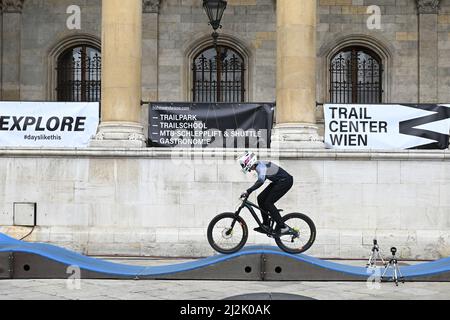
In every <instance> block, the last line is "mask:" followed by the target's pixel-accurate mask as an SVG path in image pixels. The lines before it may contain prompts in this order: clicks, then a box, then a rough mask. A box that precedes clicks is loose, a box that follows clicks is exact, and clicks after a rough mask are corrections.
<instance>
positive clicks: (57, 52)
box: [0, 0, 450, 258]
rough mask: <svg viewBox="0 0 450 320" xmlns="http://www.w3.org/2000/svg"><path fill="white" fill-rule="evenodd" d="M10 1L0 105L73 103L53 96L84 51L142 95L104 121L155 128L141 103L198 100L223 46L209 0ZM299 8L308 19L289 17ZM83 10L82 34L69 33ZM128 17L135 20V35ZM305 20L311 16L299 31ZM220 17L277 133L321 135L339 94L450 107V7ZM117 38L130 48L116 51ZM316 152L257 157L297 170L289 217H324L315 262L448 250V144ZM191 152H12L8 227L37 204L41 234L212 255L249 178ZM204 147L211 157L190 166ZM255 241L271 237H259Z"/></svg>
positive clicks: (1, 179)
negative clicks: (217, 231) (202, 68)
mask: <svg viewBox="0 0 450 320" xmlns="http://www.w3.org/2000/svg"><path fill="white" fill-rule="evenodd" d="M105 1H108V2H105ZM0 3H1V15H0V19H1V20H0V25H1V39H2V40H1V42H0V52H1V55H0V56H1V63H0V74H1V77H0V94H1V96H0V100H17V101H36V100H37V101H42V100H44V101H57V100H59V99H64V98H65V99H71V98H73V96H70V95H69V96H67V95H64V92H63V93H61V92H59V91H58V90H57V88H59V87H60V80H61V78H62V76H61V74H62V73H60V70H61V65H60V63H64V62H67V61H71V59H73V58H75V54H74V53H73V51H71V50H72V49H73V48H84V49H82V50H84V51H83V52H84V53H82V54H84V55H86V56H88V57H89V58H90V59H93V60H95V59H97V58H98V56H99V55H100V56H101V58H102V69H101V72H102V75H103V76H104V77H102V86H104V87H105V88H106V91H103V90H102V92H101V93H102V99H111V97H113V98H114V97H115V93H116V91H120V90H116V89H117V88H119V87H120V85H117V84H116V87H114V85H112V83H114V82H117V81H116V80H118V82H119V84H120V80H121V78H124V79H125V80H124V82H123V83H121V84H124V83H125V84H126V85H129V86H130V87H129V88H128V87H127V88H125V89H124V91H126V94H122V95H120V97H119V98H118V99H116V100H120V102H123V101H125V100H127V99H128V98H129V99H128V100H130V101H131V100H132V101H133V102H132V103H130V104H132V106H130V108H129V109H127V107H128V106H125V107H123V109H121V108H120V106H119V108H118V109H121V110H119V111H118V113H116V112H114V111H117V110H115V109H114V108H113V107H112V106H113V104H114V103H116V102H117V101H115V100H114V99H112V100H107V101H110V102H108V103H104V100H102V110H103V111H104V112H103V113H102V116H103V120H104V121H105V122H108V121H109V122H114V121H116V122H117V120H119V122H120V121H122V120H123V121H124V122H125V124H122V128H123V127H126V128H128V127H130V128H132V129H130V130H131V131H133V130H135V129H136V128H137V127H138V126H137V125H136V124H135V123H134V124H133V122H139V123H140V124H141V125H142V126H144V127H145V126H146V122H147V109H146V107H145V106H144V107H142V108H141V107H140V106H138V104H139V100H140V99H142V100H144V101H192V100H193V99H194V97H193V92H194V91H192V89H193V86H194V79H193V71H192V70H193V64H194V61H195V59H196V58H198V57H199V56H200V55H201V54H202V53H203V52H205V51H206V50H207V49H208V48H210V47H211V45H212V38H211V28H210V27H209V26H208V24H207V17H206V15H205V13H204V11H203V9H202V1H201V0H144V1H142V3H141V1H140V0H127V1H119V0H104V1H100V0H89V1H88V0H58V1H51V0H2V1H1V2H0ZM300 3H301V4H300ZM112 4H116V8H115V7H114V5H112ZM312 5H314V8H312V7H311V6H312ZM122 6H123V7H122ZM277 7H278V8H281V9H282V10H281V11H280V10H277ZM299 7H301V8H302V9H303V10H304V11H305V12H304V13H303V12H300V13H299V12H298V11H295V10H292V12H289V9H293V8H294V9H298V8H299ZM78 9H79V11H77V10H78ZM136 10H139V11H140V12H139V13H138V12H137V11H136ZM77 12H79V14H80V16H79V19H78V20H79V26H77V27H75V28H74V29H71V28H69V27H68V25H69V26H72V27H74V25H75V26H76V25H77V24H76V23H75V22H76V20H77V19H76V17H77ZM118 17H119V18H120V17H124V18H126V19H129V20H127V24H126V26H127V28H130V29H129V30H128V29H127V32H128V33H127V32H123V30H121V27H120V22H121V21H120V20H117V19H118ZM73 19H75V20H73ZM299 19H304V20H305V21H302V23H301V24H299V25H300V27H299V26H297V25H296V23H295V21H298V20H299ZM292 21H294V23H292ZM378 22H379V23H378ZM102 24H103V26H102ZM137 24H139V25H140V26H141V28H139V27H138V26H137ZM222 24H223V28H222V29H221V30H220V37H219V40H218V41H219V43H218V44H219V45H220V46H222V47H226V48H230V49H232V50H233V52H235V53H236V54H237V55H239V56H240V57H241V58H242V61H243V62H244V64H245V68H244V70H243V72H242V74H241V76H242V77H241V79H242V82H241V83H243V85H242V87H243V92H244V99H243V101H247V102H254V101H259V102H262V101H267V102H273V101H276V102H277V105H278V106H277V109H278V111H280V109H281V111H280V112H279V113H278V114H277V124H278V125H280V124H281V125H283V124H286V123H287V124H288V125H289V124H290V123H291V122H294V129H295V124H296V123H303V124H304V123H306V126H304V127H303V129H305V128H306V130H310V129H311V130H313V127H314V125H316V123H315V122H316V119H315V118H317V123H318V124H320V123H321V121H323V120H322V118H323V117H322V115H321V108H320V103H324V102H330V101H333V100H335V101H336V99H343V100H341V101H346V102H350V101H358V100H359V101H360V102H361V101H363V102H367V101H369V100H367V99H371V100H370V101H371V102H377V103H394V102H402V103H408V102H409V103H417V102H420V103H437V102H442V103H449V102H450V90H449V87H450V0H440V1H439V0H317V1H315V0H301V2H300V0H278V1H275V0H229V1H228V8H227V10H226V12H225V15H224V18H223V20H222ZM140 31H142V37H140ZM286 34H288V35H289V37H287V36H285V35H286ZM311 34H315V37H313V36H311ZM111 37H113V38H114V37H118V38H120V39H121V41H123V43H124V45H123V46H120V45H119V46H117V47H114V46H112V45H111V43H112V42H114V41H111ZM102 38H104V39H107V41H106V42H105V41H103V43H102ZM138 38H139V40H140V41H138V42H137V41H136V39H138ZM315 40H316V41H315ZM305 44H307V45H305ZM313 44H314V45H313ZM104 48H107V50H103V49H104ZM141 48H142V50H140V49H141ZM133 50H135V51H133ZM80 52H81V51H80ZM80 54H81V53H80ZM121 57H125V59H124V60H123V62H124V63H121V60H120V58H121ZM361 57H362V58H361ZM115 59H119V60H115ZM95 61H97V60H95ZM117 61H118V63H116V62H117ZM312 61H316V65H317V67H316V68H314V67H313V64H314V63H312ZM342 61H346V62H345V63H347V65H345V63H342ZM137 63H139V64H140V68H137ZM349 63H350V64H351V66H352V68H353V69H352V70H357V71H358V72H359V71H361V72H362V75H363V76H362V78H363V79H365V81H363V84H364V83H365V82H367V83H369V84H368V88H369V89H370V90H368V92H369V94H371V96H370V98H367V97H364V96H363V95H359V94H358V92H359V91H355V90H353V91H352V90H349V88H350V87H349V85H350V84H352V85H353V86H355V85H358V81H356V82H355V77H356V79H359V78H358V77H359V73H358V72H356V73H355V74H353V75H351V76H350V75H348V74H345V72H346V71H348V70H349V69H348V67H349ZM105 65H106V67H105ZM364 65H366V66H367V65H369V66H370V67H361V66H364ZM62 66H63V68H62V69H64V66H65V65H64V64H62ZM85 67H86V66H84V68H85ZM81 68H83V67H81ZM355 68H356V69H355ZM138 69H139V70H138ZM374 70H375V71H378V72H374ZM97 71H98V70H97ZM365 71H367V72H365ZM369 71H370V72H369ZM280 74H281V76H280ZM346 77H347V78H346ZM136 78H139V79H136ZM95 79H96V80H98V78H95ZM105 79H107V80H108V81H107V83H105V81H104V80H105ZM314 79H315V81H314ZM112 80H113V81H112ZM93 83H94V85H96V86H98V83H96V82H95V81H94V82H93ZM312 87H313V88H312ZM92 90H94V89H92ZM361 90H362V89H361ZM94 92H96V91H95V90H94ZM140 93H142V97H141V94H140ZM84 94H86V92H85V93H84ZM89 95H90V91H89V94H88V95H87V96H89ZM292 96H293V97H295V99H291V100H290V99H289V98H290V97H292ZM61 97H62V98H61ZM314 97H315V99H314ZM78 98H79V97H78ZM84 98H86V97H84ZM94 98H99V97H98V95H94ZM94 98H93V99H94ZM116 98H117V97H116ZM364 99H366V100H364ZM128 100H127V101H128ZM297 100H301V101H300V102H301V103H297V102H298V101H297ZM314 100H315V101H316V102H318V107H316V106H315V105H316V103H314ZM305 101H306V102H307V103H304V102H305ZM136 114H138V116H136ZM130 121H131V125H130ZM104 125H105V127H106V129H105V132H106V133H108V130H109V129H111V128H109V129H108V123H106V124H104ZM119 125H121V124H120V123H119ZM127 126H128V127H127ZM281 127H283V126H281ZM300 127H301V126H300ZM281 129H282V128H281ZM288 129H289V130H290V129H292V128H289V127H288ZM145 131H146V130H143V132H145ZM293 131H295V130H293ZM313 131H314V130H313ZM136 132H137V131H136ZM100 135H105V134H102V133H101V132H100ZM287 135H289V134H287ZM129 136H130V137H131V136H133V139H135V137H136V135H132V134H130V135H129ZM307 136H308V137H307V139H310V140H311V141H312V140H314V139H315V138H314V137H312V136H309V134H307ZM311 137H312V138H311ZM126 139H129V140H130V138H126ZM126 139H125V140H126ZM100 142H101V141H100ZM313 142H318V141H313ZM99 145H101V143H99ZM317 145H320V143H317ZM317 145H316V146H315V148H316V149H315V150H310V149H305V148H304V147H303V145H302V144H300V143H298V144H296V142H295V141H294V142H293V143H292V144H291V145H290V148H289V149H288V150H280V152H279V153H277V154H273V153H271V152H269V151H267V150H265V151H264V150H263V151H261V152H262V153H261V156H262V157H267V158H268V159H273V160H277V161H280V162H281V163H282V165H283V166H284V167H286V168H287V169H288V171H290V172H292V173H293V174H294V176H295V177H296V184H295V185H294V189H293V191H292V192H291V193H290V194H289V196H288V197H286V199H283V203H282V204H281V205H282V206H283V207H285V208H286V211H288V210H299V207H300V208H301V209H300V210H304V211H306V212H307V213H308V214H309V215H310V216H311V217H312V218H313V220H314V221H315V222H316V224H317V228H318V231H319V232H318V236H317V242H316V244H315V245H314V247H313V248H312V249H311V251H310V253H311V254H314V255H317V256H321V257H340V258H356V257H357V258H361V257H364V258H365V257H366V256H367V253H368V250H369V249H370V248H371V245H372V239H373V237H374V236H377V237H378V238H379V242H380V243H381V244H384V245H385V246H386V247H387V246H388V245H396V246H398V247H399V251H400V252H399V254H400V256H401V257H404V258H437V257H442V256H448V255H450V219H449V214H448V212H450V203H449V200H448V197H447V194H448V193H447V192H448V191H449V190H450V162H449V159H450V156H449V154H448V151H431V152H414V151H395V152H339V151H333V150H321V149H320V148H318V149H317ZM187 153H188V155H189V157H188V159H182V160H180V159H177V157H176V154H175V153H173V152H172V151H171V150H153V149H150V148H142V147H136V148H126V149H124V148H123V147H120V148H117V145H116V146H114V145H103V148H98V147H92V148H88V149H86V150H51V149H50V150H41V149H39V150H25V149H16V148H12V149H11V148H10V149H0V168H1V170H0V226H2V227H0V231H2V230H16V229H14V227H12V229H10V227H9V226H14V225H15V222H14V221H15V220H14V218H15V212H16V211H15V210H17V208H18V207H20V205H21V204H24V203H25V204H27V203H30V204H35V205H36V207H37V209H36V215H37V227H36V229H35V230H34V232H33V234H32V235H31V236H30V237H29V238H28V239H29V240H37V241H45V242H51V243H57V244H61V245H64V246H68V247H73V248H75V249H77V250H79V251H82V252H84V253H88V254H98V255H102V254H133V255H134V254H136V255H183V256H198V255H208V254H211V251H212V250H211V248H209V246H208V244H207V243H206V241H205V229H206V226H207V224H208V222H209V221H210V220H211V219H212V217H213V216H214V215H215V214H217V213H219V212H223V211H229V210H232V206H233V204H234V202H235V200H236V198H237V197H238V195H239V194H240V192H241V191H242V190H243V189H244V188H246V187H247V186H248V184H249V183H250V182H251V178H248V177H245V176H241V175H239V170H236V163H235V162H234V161H233V159H235V158H236V156H237V155H238V153H239V150H237V151H235V150H219V151H217V150H216V151H212V152H211V153H205V154H203V153H202V152H200V151H198V150H190V151H187ZM199 153H200V154H199ZM196 154H199V155H200V156H201V157H203V159H204V158H206V160H207V161H206V164H205V163H201V164H199V163H198V162H196V161H195V159H194V160H189V159H191V157H190V156H192V157H194V156H195V155H196ZM174 157H175V160H178V161H174ZM223 157H226V158H227V159H228V160H230V159H231V160H230V161H228V162H226V161H225V162H223V161H221V159H222V158H223ZM194 158H195V157H194ZM30 181H32V182H34V183H30ZM37 182H38V187H37V186H36V184H35V183H37ZM250 242H254V243H261V242H267V239H264V238H261V237H259V236H258V235H252V237H251V239H250Z"/></svg>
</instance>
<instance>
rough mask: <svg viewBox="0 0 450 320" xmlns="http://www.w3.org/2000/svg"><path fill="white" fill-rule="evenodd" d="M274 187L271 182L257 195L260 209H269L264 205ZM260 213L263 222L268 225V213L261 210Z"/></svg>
mask: <svg viewBox="0 0 450 320" xmlns="http://www.w3.org/2000/svg"><path fill="white" fill-rule="evenodd" d="M273 187H274V184H273V183H271V184H270V185H269V186H268V187H267V188H266V189H264V191H263V192H261V193H260V194H259V195H258V205H259V207H260V208H261V209H263V210H265V211H270V210H269V208H267V207H266V200H267V197H269V195H270V194H271V193H272V189H273ZM261 215H262V218H263V224H264V225H266V226H268V225H269V215H268V214H266V213H264V212H262V211H261Z"/></svg>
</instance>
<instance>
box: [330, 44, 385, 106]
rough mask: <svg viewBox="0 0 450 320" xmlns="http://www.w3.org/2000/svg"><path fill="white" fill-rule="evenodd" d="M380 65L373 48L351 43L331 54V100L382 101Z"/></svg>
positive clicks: (344, 101)
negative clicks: (351, 44)
mask: <svg viewBox="0 0 450 320" xmlns="http://www.w3.org/2000/svg"><path fill="white" fill-rule="evenodd" d="M382 74H383V65H382V60H381V58H380V57H379V56H378V55H377V54H376V53H375V52H373V51H372V50H370V49H367V48H364V47H360V46H352V47H346V48H344V49H342V50H341V51H339V52H338V53H337V54H336V55H334V56H333V57H332V59H331V63H330V79H331V85H330V98H331V103H365V104H370V103H381V102H382V97H383V88H382Z"/></svg>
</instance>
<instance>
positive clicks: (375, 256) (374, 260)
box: [367, 239, 386, 268]
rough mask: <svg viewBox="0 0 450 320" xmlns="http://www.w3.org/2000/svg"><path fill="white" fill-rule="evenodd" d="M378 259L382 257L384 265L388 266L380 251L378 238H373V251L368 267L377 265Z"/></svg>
mask: <svg viewBox="0 0 450 320" xmlns="http://www.w3.org/2000/svg"><path fill="white" fill-rule="evenodd" d="M378 259H380V260H381V262H382V263H383V266H384V267H386V261H384V259H383V256H382V254H381V252H380V247H379V246H378V241H377V239H373V247H372V253H371V254H370V257H369V261H368V262H367V268H370V267H376V266H377V260H378Z"/></svg>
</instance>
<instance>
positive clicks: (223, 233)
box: [207, 198, 316, 254]
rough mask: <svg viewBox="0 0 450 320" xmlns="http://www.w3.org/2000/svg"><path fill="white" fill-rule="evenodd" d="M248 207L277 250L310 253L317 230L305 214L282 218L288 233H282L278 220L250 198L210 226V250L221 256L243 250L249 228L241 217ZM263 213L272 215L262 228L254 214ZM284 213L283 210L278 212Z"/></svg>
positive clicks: (240, 202) (212, 222) (208, 233)
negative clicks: (308, 251)
mask: <svg viewBox="0 0 450 320" xmlns="http://www.w3.org/2000/svg"><path fill="white" fill-rule="evenodd" d="M244 208H246V209H247V210H248V211H249V212H250V213H251V215H252V216H253V218H254V219H255V221H256V222H257V223H258V225H259V227H260V228H261V229H262V230H263V232H264V233H265V234H266V235H267V236H268V237H269V238H273V239H274V240H275V242H276V244H277V245H278V247H279V248H280V249H281V250H283V251H285V252H287V253H291V254H298V253H302V252H305V251H306V250H308V249H309V248H310V247H311V246H312V245H313V243H314V241H315V239H316V227H315V225H314V222H313V221H312V220H311V219H310V218H309V217H308V216H306V215H304V214H302V213H290V214H287V215H285V216H284V217H283V222H284V223H285V224H286V226H288V228H289V231H287V232H284V233H282V232H281V231H280V229H281V228H280V226H279V225H277V226H275V221H274V220H273V219H272V218H270V214H269V212H267V211H265V210H263V209H261V208H259V207H258V206H257V205H255V204H254V203H252V202H250V201H249V200H248V198H240V199H239V204H238V205H237V207H236V211H235V212H234V213H232V212H225V213H221V214H219V215H217V216H216V217H215V218H214V219H213V220H212V221H211V222H210V223H209V226H208V231H207V236H208V242H209V244H210V245H211V247H212V248H213V249H214V250H216V251H217V252H219V253H223V254H231V253H235V252H238V251H239V250H241V249H242V248H243V247H244V245H245V244H246V242H247V240H248V227H247V223H246V222H245V220H244V219H243V218H242V217H241V213H242V211H243V209H244ZM255 209H256V210H260V211H261V212H262V213H263V214H267V215H269V226H268V227H266V226H265V225H263V223H262V222H261V220H260V219H259V217H258V215H257V214H256V212H255ZM279 211H280V212H282V211H283V210H279Z"/></svg>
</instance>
